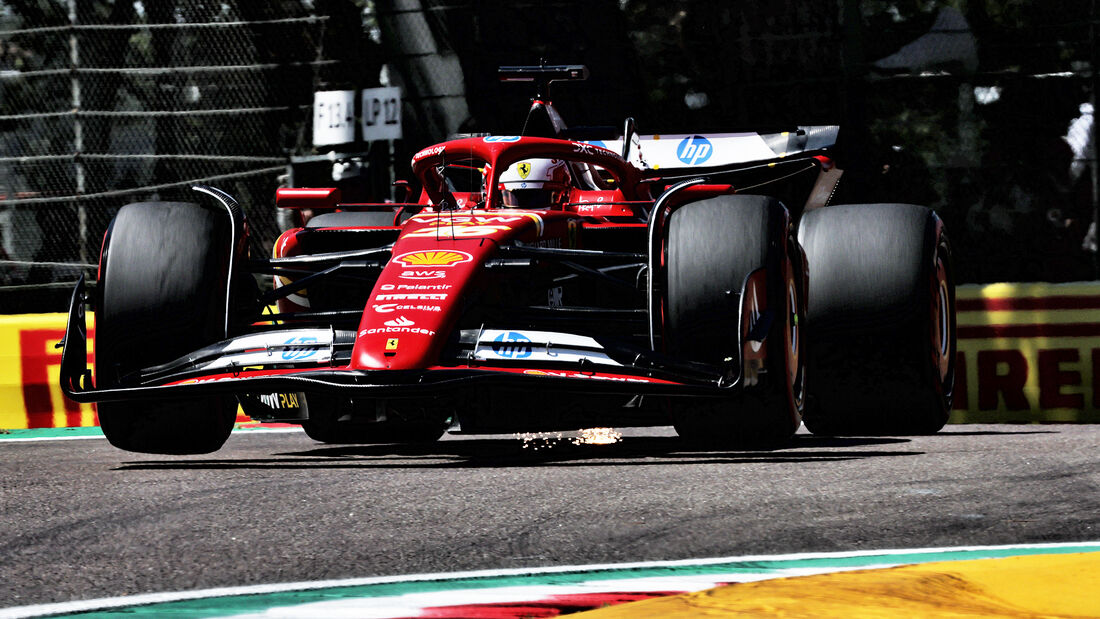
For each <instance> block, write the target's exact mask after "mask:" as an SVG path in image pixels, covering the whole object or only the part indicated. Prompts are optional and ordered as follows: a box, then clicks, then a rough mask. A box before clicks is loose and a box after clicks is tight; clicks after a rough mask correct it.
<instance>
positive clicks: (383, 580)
mask: <svg viewBox="0 0 1100 619" xmlns="http://www.w3.org/2000/svg"><path fill="white" fill-rule="evenodd" d="M1063 548H1090V549H1091V548H1095V549H1098V550H1100V542H1078V543H1049V544H1009V545H1004V546H959V547H944V548H906V549H887V550H857V551H849V552H808V553H796V554H789V555H747V556H742V557H715V558H709V559H681V560H675V561H648V562H637V563H605V564H594V565H570V566H552V567H540V568H513V569H497V570H479V571H466V572H439V573H430V574H409V575H403V576H377V577H370V578H348V579H337V580H318V581H302V582H288V583H273V584H267V585H248V586H240V587H219V588H214V589H201V590H198V591H175V592H164V593H147V594H143V595H133V596H127V597H111V598H100V599H95V600H77V601H73V602H59V603H54V604H37V605H31V606H16V607H12V608H7V609H0V619H22V618H24V617H41V616H44V615H58V614H65V613H77V612H88V611H93V610H106V609H111V608H119V607H123V606H145V605H149V604H160V603H165V602H180V601H187V600H199V599H204V598H215V597H228V596H238V595H260V594H271V593H285V592H288V591H311V590H317V589H327V588H333V587H359V586H365V585H379V584H394V583H408V582H428V581H440V580H458V579H471V578H499V577H516V576H539V575H548V574H562V573H584V572H600V571H610V570H638V569H646V568H669V567H696V566H697V567H703V566H710V565H716V564H722V563H743V562H755V561H804V560H809V559H847V558H856V557H875V556H882V557H890V556H896V555H911V554H925V553H947V552H983V551H1004V550H1044V549H1047V550H1056V549H1063ZM884 563H890V562H889V561H884Z"/></svg>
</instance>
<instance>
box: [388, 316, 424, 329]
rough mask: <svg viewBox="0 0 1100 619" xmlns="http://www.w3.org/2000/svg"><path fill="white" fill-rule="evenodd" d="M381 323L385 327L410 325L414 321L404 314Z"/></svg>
mask: <svg viewBox="0 0 1100 619" xmlns="http://www.w3.org/2000/svg"><path fill="white" fill-rule="evenodd" d="M382 324H384V325H386V326H387V327H411V326H413V325H415V324H416V323H415V322H413V321H411V320H409V319H408V318H405V317H404V316H398V317H397V318H394V319H393V320H387V321H386V322H384V323H382Z"/></svg>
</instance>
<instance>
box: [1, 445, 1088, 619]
mask: <svg viewBox="0 0 1100 619" xmlns="http://www.w3.org/2000/svg"><path fill="white" fill-rule="evenodd" d="M803 432H804V431H803ZM624 434H625V435H626V436H625V437H624V438H623V440H621V441H619V442H617V443H615V444H612V445H588V444H584V445H575V444H573V443H572V442H571V441H569V440H567V438H566V439H562V440H553V439H552V438H551V439H537V440H527V441H524V440H521V439H520V438H516V437H513V436H491V437H468V436H448V437H446V438H445V439H444V440H442V441H440V442H439V443H437V444H433V445H429V446H426V447H401V446H386V445H383V446H340V447H335V446H325V445H321V444H318V443H315V442H313V441H312V440H310V439H309V438H307V437H306V436H305V435H304V434H302V433H300V432H291V433H261V432H239V433H235V434H234V436H233V437H231V438H230V440H229V442H228V443H227V444H226V446H225V447H224V448H223V449H222V450H221V451H219V452H217V453H215V454H212V455H209V456H191V457H163V456H145V455H139V454H130V453H126V452H122V451H118V450H116V449H114V448H112V447H110V446H109V445H108V444H107V443H106V441H104V440H102V439H92V440H77V441H54V440H50V441H41V442H20V441H14V440H0V461H2V462H3V465H2V469H0V470H2V473H0V493H2V494H0V505H2V506H3V508H2V515H0V607H7V606H15V605H26V604H39V603H48V602H62V601H70V600H81V599H90V598H100V597H111V596H120V595H130V594H138V593H148V592H156V591H180V590H192V589H204V588H212V587H224V586H236V585H251V584H261V583H276V582H288V581H304V580H314V579H335V578H352V577H364V576H382V575H397V574H411V573H429V572H450V571H459V570H482V569H496V568H517V567H535V566H555V565H582V564H591V563H617V562H632V561H652V560H669V559H689V558H701V557H720V556H733V555H750V554H768V553H772V554H777V553H794V552H810V551H846V550H865V549H866V550H870V549H885V548H920V547H947V546H963V545H967V546H970V545H996V544H1012V543H1041V542H1072V541H1093V540H1098V539H1100V492H1098V489H1100V426H1068V425H1026V426H1010V425H959V426H948V428H947V429H945V430H944V431H943V432H941V433H940V434H937V435H934V436H925V437H910V438H901V437H896V438H895V437H883V438H818V437H813V436H811V435H807V434H804V433H800V434H799V435H798V436H797V437H796V440H795V441H794V442H792V443H791V444H790V445H789V446H787V447H785V448H782V449H777V450H771V451H699V450H694V449H692V448H690V447H688V446H686V445H684V444H682V443H681V442H680V441H679V439H677V438H676V437H675V435H674V433H673V432H672V431H671V429H669V428H654V429H646V430H629V431H624ZM541 436H546V435H541ZM567 437H568V435H567Z"/></svg>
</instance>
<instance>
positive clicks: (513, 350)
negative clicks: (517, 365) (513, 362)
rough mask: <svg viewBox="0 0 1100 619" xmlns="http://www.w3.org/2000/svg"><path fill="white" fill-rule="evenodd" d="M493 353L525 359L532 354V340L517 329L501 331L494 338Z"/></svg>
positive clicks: (508, 357)
mask: <svg viewBox="0 0 1100 619" xmlns="http://www.w3.org/2000/svg"><path fill="white" fill-rule="evenodd" d="M493 354H494V355H496V356H498V357H504V358H505V359H525V358H527V357H530V356H531V340H529V339H527V337H526V336H525V335H523V334H522V333H516V332H515V331H509V332H508V333H501V334H500V335H498V336H496V338H495V339H494V340H493Z"/></svg>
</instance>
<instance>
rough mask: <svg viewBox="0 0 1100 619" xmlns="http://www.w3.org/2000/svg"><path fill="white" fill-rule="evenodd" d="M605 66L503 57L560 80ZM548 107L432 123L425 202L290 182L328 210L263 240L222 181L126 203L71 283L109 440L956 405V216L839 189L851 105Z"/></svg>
mask: <svg viewBox="0 0 1100 619" xmlns="http://www.w3.org/2000/svg"><path fill="white" fill-rule="evenodd" d="M585 73H586V72H585V71H584V69H583V67H579V66H557V67H547V66H540V67H511V68H502V76H504V77H505V78H508V79H528V80H534V81H538V82H540V83H541V84H542V85H543V87H545V86H546V84H548V83H549V82H550V81H554V80H559V79H571V78H577V77H583V76H584V75H585ZM527 127H529V128H536V127H538V128H540V129H539V130H538V131H535V130H534V129H531V130H530V131H528V134H527V135H516V136H503V135H489V136H473V137H464V138H459V139H454V140H450V141H447V142H443V143H441V144H436V145H433V146H429V147H427V148H424V149H423V150H421V151H420V152H418V153H417V154H416V155H415V156H414V157H413V159H412V171H413V174H414V175H415V177H416V180H415V183H413V184H410V185H408V186H410V187H412V186H415V187H417V188H418V197H417V199H415V200H409V201H407V203H398V204H391V203H386V204H349V203H345V202H344V201H343V200H342V199H341V195H340V192H339V191H338V190H337V189H332V188H327V189H326V188H292V189H280V190H279V191H278V194H277V196H276V204H277V205H278V206H279V207H281V208H288V209H308V211H309V212H311V213H313V214H314V216H313V217H312V218H311V219H309V220H308V222H307V223H306V224H305V225H304V226H302V227H299V228H294V229H291V230H287V231H286V232H284V233H283V234H282V236H280V237H279V239H278V240H277V241H276V243H275V247H274V249H273V254H272V257H271V258H268V259H262V258H259V257H257V256H255V255H252V256H250V255H248V252H247V251H246V248H247V246H248V239H247V234H248V226H247V224H246V221H245V217H244V213H243V210H242V209H241V208H240V207H239V205H238V204H237V203H236V202H235V201H234V199H233V198H231V197H230V196H228V195H226V194H225V193H223V192H221V191H219V190H217V189H213V188H210V187H196V188H195V190H196V191H195V193H194V196H195V199H194V201H188V202H143V203H137V204H130V205H127V206H125V207H123V208H122V209H121V210H120V211H119V213H118V215H117V216H116V217H115V219H114V221H113V222H112V223H111V225H110V227H109V229H108V231H107V233H106V235H105V238H104V242H103V248H102V252H101V256H100V262H99V269H100V271H99V280H98V284H97V286H95V288H94V290H86V288H85V285H84V283H83V281H81V282H80V283H78V284H77V286H76V289H75V291H74V294H73V302H72V306H71V308H70V312H69V324H68V329H67V333H66V338H65V347H64V354H63V361H62V378H61V382H62V387H63V389H64V391H65V393H66V394H67V395H68V396H69V397H71V398H73V399H74V400H77V401H81V402H97V403H98V412H99V419H100V423H101V426H102V428H103V432H104V434H106V436H107V438H108V439H109V440H110V441H111V443H112V444H114V445H115V446H117V447H120V448H122V449H126V450H132V451H140V452H152V453H205V452H210V451H214V450H216V449H218V448H219V447H220V446H221V445H222V444H223V443H224V441H225V440H226V438H227V437H228V435H229V433H230V431H231V430H232V427H233V422H234V419H235V416H236V411H237V407H238V405H240V406H241V407H242V408H243V410H244V412H245V413H247V414H248V415H249V416H251V417H252V418H254V419H257V420H261V421H280V422H291V423H296V424H301V425H302V426H303V428H304V429H305V431H306V432H307V433H308V434H309V436H310V437H312V438H314V439H316V440H319V441H323V442H331V443H374V442H424V441H433V440H436V439H437V438H439V437H440V436H441V435H442V434H443V433H444V432H446V431H447V430H448V428H451V429H456V428H461V431H462V432H464V433H495V432H523V431H546V430H568V429H579V428H587V427H597V426H620V427H622V426H636V425H668V424H671V425H673V426H675V428H676V430H677V432H678V433H680V435H681V436H683V437H684V438H685V439H688V440H691V441H695V442H697V443H700V444H705V445H714V446H749V447H755V446H766V445H774V444H778V443H781V442H782V441H783V440H785V439H787V438H788V437H790V436H791V435H792V434H793V433H794V432H795V430H796V429H797V428H798V427H799V424H800V423H801V422H802V421H805V423H806V425H807V427H808V428H809V429H810V430H811V431H812V432H815V433H825V434H838V433H858V434H868V433H876V434H881V433H925V432H935V431H937V430H938V429H939V428H941V427H942V426H943V424H944V423H945V422H946V420H947V415H948V412H949V410H950V402H951V392H952V388H953V385H954V371H955V370H954V360H955V313H954V285H953V282H952V279H951V256H950V246H949V244H948V241H947V237H946V234H945V232H944V229H943V225H942V223H941V221H940V220H939V218H938V217H937V216H936V215H935V213H934V212H932V211H931V210H929V209H927V208H924V207H921V206H914V205H908V204H858V205H856V204H852V205H834V204H829V203H828V198H829V197H830V195H831V193H832V191H831V189H832V188H833V183H835V180H831V179H835V177H836V174H837V172H836V168H835V167H834V161H833V159H832V157H833V146H834V144H835V142H836V136H837V133H838V131H837V128H836V127H801V128H791V130H790V131H787V132H780V133H768V134H756V133H752V134H746V133H737V134H689V135H638V134H637V133H636V131H635V129H634V124H633V122H632V121H627V122H626V123H625V126H624V128H623V130H622V131H621V132H615V133H616V135H599V136H587V137H586V136H583V135H577V134H576V133H575V132H571V131H570V130H568V129H567V128H566V127H565V125H564V123H563V122H562V120H561V118H560V116H559V115H558V114H557V112H556V111H555V110H554V109H553V108H552V107H551V106H550V104H549V103H545V102H543V101H541V100H538V99H536V100H535V101H534V103H533V105H532V108H531V111H530V116H529V120H528V123H527ZM798 178H803V179H805V178H808V179H809V182H808V183H807V184H808V186H809V187H810V191H809V192H808V194H809V196H810V197H809V199H806V198H805V197H803V199H802V200H800V201H799V202H798V203H797V204H794V206H795V207H796V208H794V209H790V208H788V207H787V206H785V204H784V202H783V201H781V200H780V199H778V198H777V197H774V196H776V195H781V194H783V192H781V191H773V190H778V189H779V188H782V187H790V186H791V183H793V182H795V179H798ZM409 193H410V194H412V193H413V192H412V191H410V192H409ZM787 193H789V192H787ZM783 195H785V194H783ZM784 199H785V200H786V201H788V202H790V201H791V198H789V197H785V198H784ZM265 282H267V283H268V284H269V285H264V283H265ZM86 304H88V305H90V306H91V308H92V310H93V311H94V313H95V321H96V334H95V335H96V341H95V375H94V377H93V375H92V373H91V372H90V371H89V370H88V369H87V367H86V363H85V358H86V348H87V342H86V335H85V326H84V325H85V316H84V308H85V305H86Z"/></svg>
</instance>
